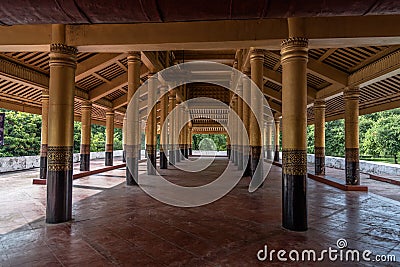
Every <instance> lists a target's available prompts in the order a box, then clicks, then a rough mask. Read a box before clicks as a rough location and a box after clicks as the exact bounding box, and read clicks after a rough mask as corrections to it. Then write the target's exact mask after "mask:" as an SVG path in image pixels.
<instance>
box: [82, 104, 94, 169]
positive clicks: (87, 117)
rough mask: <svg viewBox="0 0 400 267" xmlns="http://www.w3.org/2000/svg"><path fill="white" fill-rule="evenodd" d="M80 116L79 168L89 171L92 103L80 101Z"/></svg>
mask: <svg viewBox="0 0 400 267" xmlns="http://www.w3.org/2000/svg"><path fill="white" fill-rule="evenodd" d="M81 110H82V116H81V151H80V152H81V153H80V158H81V159H80V170H81V171H90V135H91V124H92V123H91V119H92V103H91V102H89V101H84V102H83V103H82V108H81Z"/></svg>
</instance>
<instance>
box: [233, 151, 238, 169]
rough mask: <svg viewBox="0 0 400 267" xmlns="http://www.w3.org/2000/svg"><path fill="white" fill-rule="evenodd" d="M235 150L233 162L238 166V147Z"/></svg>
mask: <svg viewBox="0 0 400 267" xmlns="http://www.w3.org/2000/svg"><path fill="white" fill-rule="evenodd" d="M233 151H234V153H233V164H234V165H235V166H237V165H238V158H239V157H238V151H237V150H236V147H235V150H233Z"/></svg>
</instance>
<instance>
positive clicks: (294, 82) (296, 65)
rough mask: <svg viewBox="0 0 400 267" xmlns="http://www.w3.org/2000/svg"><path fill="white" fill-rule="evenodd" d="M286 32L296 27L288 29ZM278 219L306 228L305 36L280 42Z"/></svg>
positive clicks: (298, 228) (297, 228)
mask: <svg viewBox="0 0 400 267" xmlns="http://www.w3.org/2000/svg"><path fill="white" fill-rule="evenodd" d="M291 25H293V24H292V23H289V32H293V31H295V32H296V30H297V29H292V30H291V29H290V27H291ZM281 55H282V57H281V64H282V179H283V183H282V189H283V194H282V207H283V210H282V220H283V227H285V228H287V229H290V230H294V231H304V230H307V198H306V189H307V185H306V179H307V151H306V148H307V139H306V132H307V131H306V129H307V61H308V40H307V39H306V38H302V37H291V38H288V39H286V40H284V41H283V42H282V49H281Z"/></svg>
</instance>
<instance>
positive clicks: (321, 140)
mask: <svg viewBox="0 0 400 267" xmlns="http://www.w3.org/2000/svg"><path fill="white" fill-rule="evenodd" d="M325 107H326V105H325V100H323V99H317V100H315V101H314V146H315V147H325Z"/></svg>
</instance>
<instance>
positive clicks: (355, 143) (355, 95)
mask: <svg viewBox="0 0 400 267" xmlns="http://www.w3.org/2000/svg"><path fill="white" fill-rule="evenodd" d="M359 96H360V90H359V89H358V88H356V87H353V88H348V89H346V90H345V91H344V100H345V132H346V135H345V138H346V141H345V142H346V143H345V146H346V148H359V129H358V116H359V108H358V106H359V103H358V102H359Z"/></svg>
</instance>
